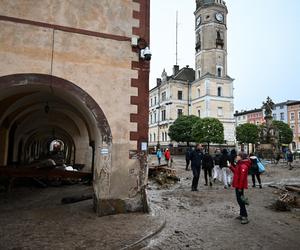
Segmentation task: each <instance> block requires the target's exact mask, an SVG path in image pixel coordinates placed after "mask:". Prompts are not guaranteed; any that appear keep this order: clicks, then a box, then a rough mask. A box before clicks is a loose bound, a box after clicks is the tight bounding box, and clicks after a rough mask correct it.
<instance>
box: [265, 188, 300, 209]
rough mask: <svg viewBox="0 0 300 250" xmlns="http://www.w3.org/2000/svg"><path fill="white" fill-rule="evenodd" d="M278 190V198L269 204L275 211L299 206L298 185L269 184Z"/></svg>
mask: <svg viewBox="0 0 300 250" xmlns="http://www.w3.org/2000/svg"><path fill="white" fill-rule="evenodd" d="M269 187H272V188H276V189H278V190H280V192H279V197H278V199H277V200H276V201H275V202H274V203H273V204H272V205H271V206H270V208H272V209H274V210H276V211H291V209H292V208H298V209H299V208H300V185H284V186H282V187H280V186H276V185H269Z"/></svg>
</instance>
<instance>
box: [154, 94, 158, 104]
mask: <svg viewBox="0 0 300 250" xmlns="http://www.w3.org/2000/svg"><path fill="white" fill-rule="evenodd" d="M156 101H157V100H156V96H155V97H154V105H156Z"/></svg>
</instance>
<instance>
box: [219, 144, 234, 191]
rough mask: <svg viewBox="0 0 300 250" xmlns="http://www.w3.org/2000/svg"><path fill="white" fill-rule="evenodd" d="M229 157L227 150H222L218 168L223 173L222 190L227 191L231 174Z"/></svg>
mask: <svg viewBox="0 0 300 250" xmlns="http://www.w3.org/2000/svg"><path fill="white" fill-rule="evenodd" d="M229 166H230V157H229V155H228V151H227V149H225V148H224V149H222V155H221V157H220V168H221V169H222V173H223V182H224V188H225V189H227V188H228V187H229V186H230V184H231V172H230V170H229Z"/></svg>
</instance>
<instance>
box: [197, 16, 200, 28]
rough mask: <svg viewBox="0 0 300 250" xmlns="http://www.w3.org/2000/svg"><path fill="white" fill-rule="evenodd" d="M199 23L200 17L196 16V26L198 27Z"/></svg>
mask: <svg viewBox="0 0 300 250" xmlns="http://www.w3.org/2000/svg"><path fill="white" fill-rule="evenodd" d="M200 23H201V17H200V16H198V17H197V19H196V26H197V27H198V26H199V25H200Z"/></svg>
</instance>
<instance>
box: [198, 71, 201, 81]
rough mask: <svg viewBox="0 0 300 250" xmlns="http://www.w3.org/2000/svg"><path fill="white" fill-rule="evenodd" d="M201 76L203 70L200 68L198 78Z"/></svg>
mask: <svg viewBox="0 0 300 250" xmlns="http://www.w3.org/2000/svg"><path fill="white" fill-rule="evenodd" d="M200 77H201V70H198V79H199V78H200Z"/></svg>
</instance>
